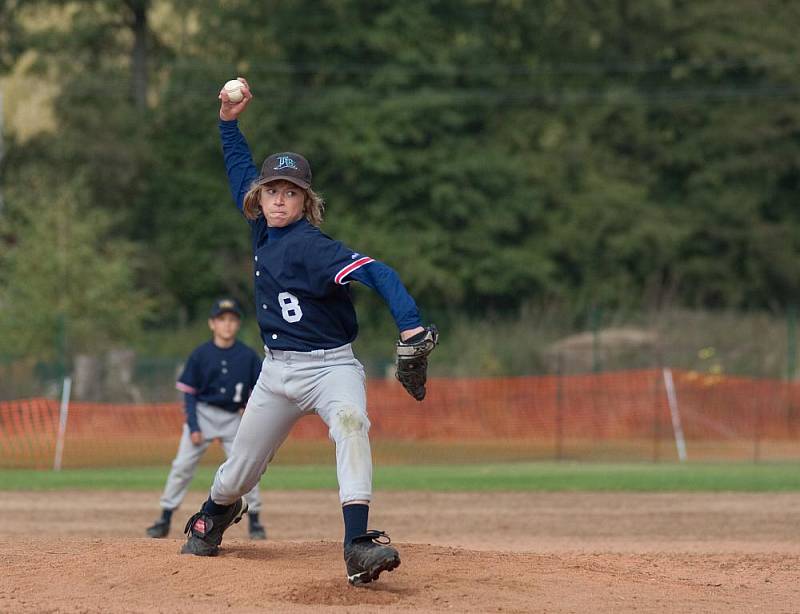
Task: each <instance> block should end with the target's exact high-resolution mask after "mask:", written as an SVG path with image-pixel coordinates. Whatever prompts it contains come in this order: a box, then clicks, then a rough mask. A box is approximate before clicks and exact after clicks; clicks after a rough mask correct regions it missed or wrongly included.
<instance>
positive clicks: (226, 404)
mask: <svg viewBox="0 0 800 614" xmlns="http://www.w3.org/2000/svg"><path fill="white" fill-rule="evenodd" d="M260 373H261V358H260V357H259V355H258V354H256V353H255V352H254V351H253V350H252V349H250V348H249V347H248V346H246V345H245V344H244V343H242V342H240V341H236V342H234V344H233V345H232V346H231V347H229V348H221V347H218V346H216V345H215V344H214V342H213V341H207V342H206V343H203V344H202V345H200V346H198V347H197V348H196V349H195V350H194V351H193V352H192V353H191V355H190V356H189V360H187V361H186V366H185V367H184V368H183V373H181V375H180V377H179V378H178V381H177V382H176V383H175V387H176V388H178V390H182V391H183V392H185V393H186V394H187V395H192V396H193V397H194V398H195V399H196V400H197V401H202V402H203V403H208V404H209V405H213V406H215V407H219V408H220V409H224V410H225V411H230V412H237V411H239V410H240V409H241V408H243V407H244V406H245V405H246V404H247V399H248V398H249V397H250V393H251V392H252V390H253V388H254V387H255V385H256V381H257V380H258V376H259V374H260ZM190 426H191V424H190Z"/></svg>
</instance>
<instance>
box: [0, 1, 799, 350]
mask: <svg viewBox="0 0 800 614" xmlns="http://www.w3.org/2000/svg"><path fill="white" fill-rule="evenodd" d="M0 17H1V18H2V19H1V20H0V21H2V25H0V70H2V71H5V72H6V73H9V72H11V71H13V70H15V69H17V67H18V66H19V63H20V62H22V60H23V59H26V60H27V63H26V65H27V66H29V68H28V70H29V71H30V74H31V79H33V80H34V82H35V79H41V80H48V81H50V82H52V83H56V84H57V85H58V88H59V93H58V95H57V96H56V97H55V98H54V100H53V112H54V117H55V118H56V126H57V127H56V129H55V130H53V131H48V132H43V133H41V134H39V135H37V136H35V137H34V138H29V139H24V140H23V139H20V138H18V136H17V135H16V134H15V132H14V131H13V130H7V134H6V136H5V143H6V147H5V156H4V159H3V166H2V181H3V202H4V206H3V210H2V214H0V233H1V234H0V244H1V245H2V248H0V309H2V312H3V318H2V322H1V323H0V328H2V331H0V332H2V334H0V338H1V339H4V340H5V343H4V342H0V351H6V352H11V351H20V350H21V349H24V348H27V349H29V350H30V351H40V350H41V348H44V347H46V345H47V343H46V340H47V339H52V338H54V335H55V334H56V331H57V330H58V328H59V326H63V322H64V321H67V322H69V323H70V327H71V329H72V331H71V334H70V339H72V342H71V343H72V344H73V346H74V347H75V349H80V350H91V349H92V348H94V347H98V348H99V347H104V346H108V345H109V344H112V343H116V342H119V341H124V340H129V339H131V338H135V337H136V335H137V334H138V331H140V330H141V328H142V327H143V326H146V327H155V328H158V327H165V328H168V327H172V326H175V325H176V324H179V323H180V322H181V321H184V320H192V319H195V318H204V317H205V310H206V308H207V305H208V303H209V302H210V300H211V299H212V298H213V297H215V296H218V295H219V294H221V293H229V294H233V295H235V296H237V297H238V298H240V299H241V300H242V302H243V303H244V304H245V305H248V306H249V304H250V302H251V300H250V296H251V287H252V282H251V274H252V270H251V265H250V262H249V237H248V233H247V230H246V226H245V224H244V222H243V221H242V220H241V218H240V217H239V215H238V213H237V212H236V210H235V208H234V207H233V204H232V201H231V197H230V195H229V193H228V188H227V184H226V180H225V175H224V166H223V162H222V157H221V152H220V146H219V143H218V136H217V127H216V117H217V108H218V102H217V98H216V96H217V92H218V90H219V87H220V86H221V84H222V83H224V82H225V81H226V80H228V79H230V78H233V77H235V76H236V75H244V76H246V77H247V78H248V80H249V81H250V83H251V85H252V87H253V90H254V93H255V100H254V101H253V103H252V105H251V107H250V109H249V110H248V113H247V114H246V115H245V116H244V117H243V119H242V122H241V124H242V129H243V131H244V133H245V135H246V136H247V138H248V140H249V142H250V144H251V148H252V149H253V152H254V156H255V158H256V163H257V164H260V162H261V160H263V158H264V157H266V155H268V154H269V153H272V152H274V151H281V150H293V151H299V152H301V153H303V154H304V155H306V157H308V158H309V160H310V161H311V163H312V167H313V170H314V178H315V185H316V186H317V188H318V189H319V191H320V192H321V193H322V194H323V196H324V197H325V199H326V201H327V218H326V221H325V223H324V226H323V230H324V231H326V232H328V233H329V234H331V235H333V236H335V237H337V238H339V239H341V240H343V241H344V242H345V243H347V244H348V245H350V246H351V247H353V248H355V249H357V250H358V251H361V252H363V253H367V254H370V255H372V256H373V257H376V258H379V259H381V260H383V261H385V262H386V263H388V264H389V265H391V266H393V267H394V268H396V269H397V270H398V271H399V272H400V274H401V276H402V277H403V279H404V280H405V281H406V283H407V284H408V286H409V288H410V289H411V291H412V293H413V294H414V295H415V296H416V297H417V299H418V301H419V302H420V304H421V305H422V306H423V307H424V309H425V310H426V312H427V315H428V316H429V317H438V318H439V319H441V318H446V317H448V316H447V314H451V313H458V314H466V315H468V316H471V317H476V318H480V317H483V316H486V315H487V314H494V315H496V314H501V315H502V314H515V313H517V312H518V311H519V310H520V309H522V308H525V307H526V306H530V305H531V304H547V305H562V306H563V309H564V310H565V312H570V313H572V312H577V310H580V309H586V308H587V307H588V306H600V307H602V308H606V309H613V308H634V309H635V308H642V307H656V308H657V307H660V306H666V305H680V306H685V307H703V308H732V309H756V310H780V309H783V308H785V307H786V306H788V305H791V304H794V303H796V301H797V299H798V291H800V206H798V203H797V202H796V195H797V191H798V187H800V112H799V111H798V98H800V82H798V61H797V58H798V57H800V54H799V52H800V42H798V40H797V37H796V36H794V34H793V33H794V31H795V30H796V28H795V27H793V26H797V25H800V6H797V5H796V4H795V3H792V2H788V1H783V0H763V1H758V2H757V1H755V0H708V1H706V2H691V1H689V0H648V1H646V2H632V1H631V0H614V1H612V2H587V1H585V0H550V1H544V2H538V1H537V2H534V1H526V0H502V1H490V0H437V1H435V2H431V1H429V0H408V1H407V2H402V3H396V2H388V1H382V0H370V1H367V0H337V1H330V2H317V1H312V0H296V1H294V2H279V1H277V0H259V1H256V0H231V1H229V2H224V3H211V2H188V1H187V0H171V1H168V2H161V3H153V2H149V1H148V0H87V1H84V2H42V1H37V0H31V1H28V2H20V1H13V0H12V1H8V0H6V1H4V2H0ZM357 292H358V291H357ZM358 294H359V300H360V301H361V302H362V303H363V307H362V309H363V313H362V317H364V318H365V319H367V320H368V319H370V318H371V317H375V316H374V313H377V312H378V311H379V310H380V309H381V307H380V306H379V305H378V304H377V303H376V301H374V300H373V299H372V298H370V297H367V296H366V295H365V293H361V292H359V293H358ZM361 295H364V298H363V299H362V298H361ZM11 339H13V340H14V341H13V342H12V341H9V340H11Z"/></svg>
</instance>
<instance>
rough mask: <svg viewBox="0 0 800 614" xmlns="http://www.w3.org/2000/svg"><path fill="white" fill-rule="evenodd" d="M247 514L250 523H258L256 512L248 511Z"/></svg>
mask: <svg viewBox="0 0 800 614" xmlns="http://www.w3.org/2000/svg"><path fill="white" fill-rule="evenodd" d="M247 515H248V516H249V517H250V524H253V523H255V524H260V523H259V522H258V512H249V513H248V514H247Z"/></svg>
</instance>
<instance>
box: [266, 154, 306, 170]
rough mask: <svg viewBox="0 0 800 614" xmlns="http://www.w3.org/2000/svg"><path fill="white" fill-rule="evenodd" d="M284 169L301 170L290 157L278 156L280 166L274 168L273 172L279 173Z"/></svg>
mask: <svg viewBox="0 0 800 614" xmlns="http://www.w3.org/2000/svg"><path fill="white" fill-rule="evenodd" d="M284 168H293V169H294V170H296V171H299V170H300V169H299V168H297V164H295V162H294V160H292V158H291V157H290V156H278V166H276V167H274V168H273V169H272V170H274V171H279V170H282V169H284Z"/></svg>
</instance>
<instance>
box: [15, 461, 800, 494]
mask: <svg viewBox="0 0 800 614" xmlns="http://www.w3.org/2000/svg"><path fill="white" fill-rule="evenodd" d="M215 469H216V467H213V466H201V467H199V468H198V471H197V475H196V476H195V479H194V481H193V482H192V488H193V489H194V490H206V489H207V488H208V485H209V484H210V483H211V480H212V478H213V475H214V471H215ZM167 472H168V468H167V467H140V468H129V467H128V468H117V469H67V470H64V471H61V472H53V471H33V470H12V469H4V470H0V490H57V489H88V490H160V489H161V488H163V486H164V480H165V479H166V477H167ZM374 484H375V489H376V490H428V491H449V492H457V491H491V490H497V491H547V492H556V491H587V492H588V491H619V492H669V491H705V492H714V491H736V492H779V491H787V492H788V491H800V463H762V464H752V463H687V464H685V465H680V464H666V463H664V464H647V463H548V462H537V463H503V464H479V465H407V466H388V467H377V468H376V469H375V472H374ZM262 487H263V488H266V489H275V490H317V489H335V488H336V473H335V468H334V467H333V465H280V464H276V465H273V466H272V467H270V469H269V471H268V472H267V474H266V475H265V476H264V478H263V480H262Z"/></svg>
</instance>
